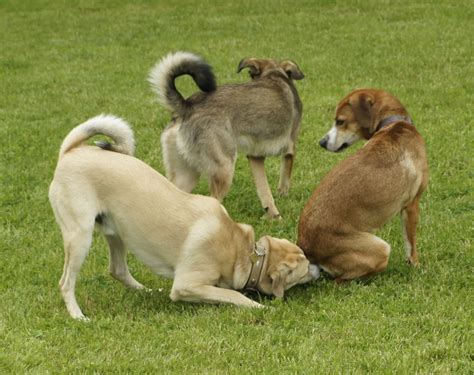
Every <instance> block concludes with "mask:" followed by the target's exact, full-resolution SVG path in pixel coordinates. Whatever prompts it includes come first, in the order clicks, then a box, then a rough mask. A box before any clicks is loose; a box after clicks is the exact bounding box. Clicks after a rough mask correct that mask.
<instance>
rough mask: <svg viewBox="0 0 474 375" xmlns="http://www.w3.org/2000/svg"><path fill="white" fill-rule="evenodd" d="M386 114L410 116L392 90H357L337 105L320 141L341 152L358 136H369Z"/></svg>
mask: <svg viewBox="0 0 474 375" xmlns="http://www.w3.org/2000/svg"><path fill="white" fill-rule="evenodd" d="M387 114H400V115H403V116H407V117H408V113H407V111H406V110H405V108H404V107H403V105H402V104H401V103H400V101H399V100H398V99H397V98H395V97H394V96H393V95H391V94H390V93H388V92H386V91H383V90H375V89H359V90H354V91H352V92H350V93H349V94H348V95H346V97H345V98H344V99H342V100H341V101H340V102H339V104H338V105H337V108H336V116H335V119H334V123H333V125H332V127H331V129H330V130H329V132H328V133H327V134H326V135H325V136H324V137H323V138H322V139H321V140H320V141H319V144H320V145H321V146H322V147H324V148H325V149H326V150H329V151H333V152H339V151H342V150H344V149H345V148H347V147H349V146H350V145H352V144H354V143H355V142H357V141H358V140H359V139H370V138H371V137H372V136H373V135H374V133H375V132H376V131H377V128H378V125H379V124H380V122H381V121H382V119H383V118H384V117H386V116H387Z"/></svg>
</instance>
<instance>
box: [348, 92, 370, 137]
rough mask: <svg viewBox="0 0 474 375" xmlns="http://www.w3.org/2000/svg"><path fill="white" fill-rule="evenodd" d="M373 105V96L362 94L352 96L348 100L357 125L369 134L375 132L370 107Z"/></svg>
mask: <svg viewBox="0 0 474 375" xmlns="http://www.w3.org/2000/svg"><path fill="white" fill-rule="evenodd" d="M374 103H375V98H374V96H373V95H371V94H369V93H366V92H363V93H361V94H359V95H354V96H353V97H352V98H351V99H350V100H349V104H350V105H351V107H352V109H353V111H354V115H355V117H356V120H357V122H358V123H359V125H360V126H361V127H362V128H364V129H366V130H367V131H368V132H369V133H370V134H373V133H374V132H375V128H374V127H375V125H374V121H373V113H372V112H373V111H372V107H373V105H374Z"/></svg>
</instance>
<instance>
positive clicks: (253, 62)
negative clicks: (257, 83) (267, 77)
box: [237, 58, 261, 78]
mask: <svg viewBox="0 0 474 375" xmlns="http://www.w3.org/2000/svg"><path fill="white" fill-rule="evenodd" d="M245 68H249V74H250V76H251V77H252V78H254V77H256V76H258V75H260V73H261V68H260V64H259V62H258V60H257V59H254V58H250V59H242V60H240V63H239V67H238V68H237V73H240V72H241V71H242V69H245Z"/></svg>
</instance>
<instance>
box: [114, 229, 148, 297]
mask: <svg viewBox="0 0 474 375" xmlns="http://www.w3.org/2000/svg"><path fill="white" fill-rule="evenodd" d="M105 239H106V240H107V243H108V244H109V252H110V260H109V272H110V274H111V275H112V276H113V277H114V278H115V279H117V280H119V281H121V282H122V283H123V284H124V285H125V286H127V287H129V288H134V289H143V288H145V287H144V286H143V285H142V284H140V283H139V282H138V281H137V280H135V278H134V277H133V276H132V275H131V274H130V271H129V269H128V265H127V250H126V249H125V246H124V244H123V241H122V239H121V238H120V237H119V236H116V235H106V236H105Z"/></svg>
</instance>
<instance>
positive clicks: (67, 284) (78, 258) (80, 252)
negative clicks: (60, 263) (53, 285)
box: [59, 222, 94, 319]
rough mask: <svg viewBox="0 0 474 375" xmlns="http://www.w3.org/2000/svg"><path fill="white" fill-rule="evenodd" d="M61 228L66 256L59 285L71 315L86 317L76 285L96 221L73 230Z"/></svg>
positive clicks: (77, 317) (75, 317) (79, 317)
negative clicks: (77, 297)
mask: <svg viewBox="0 0 474 375" xmlns="http://www.w3.org/2000/svg"><path fill="white" fill-rule="evenodd" d="M61 229H63V239H64V253H65V257H64V270H63V275H62V276H61V280H60V282H59V287H60V289H61V294H62V296H63V299H64V302H65V303H66V308H67V310H68V312H69V315H71V317H73V318H74V319H86V317H85V316H84V314H83V313H82V311H81V308H80V307H79V305H78V303H77V301H76V296H75V286H76V278H77V275H78V273H79V270H80V269H81V266H82V264H83V263H84V259H85V258H86V256H87V253H88V252H89V248H90V246H91V242H92V232H93V230H94V223H93V222H92V223H91V224H90V226H87V227H83V228H80V227H77V228H75V229H73V230H72V231H66V230H64V228H61Z"/></svg>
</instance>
